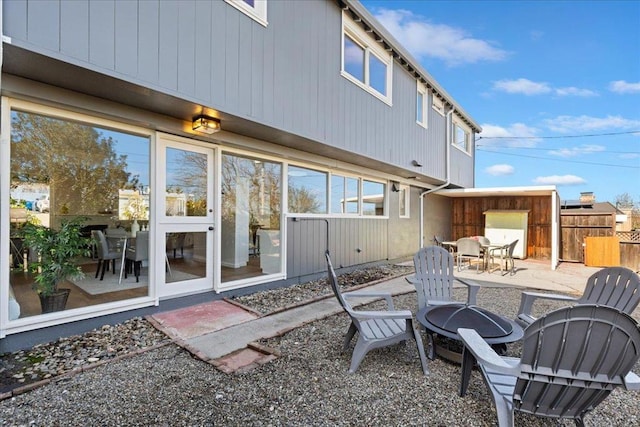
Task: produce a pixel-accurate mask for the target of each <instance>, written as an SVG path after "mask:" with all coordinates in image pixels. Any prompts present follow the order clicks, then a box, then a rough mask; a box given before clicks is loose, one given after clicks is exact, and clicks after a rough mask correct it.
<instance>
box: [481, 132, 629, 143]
mask: <svg viewBox="0 0 640 427" xmlns="http://www.w3.org/2000/svg"><path fill="white" fill-rule="evenodd" d="M632 133H640V130H630V131H626V132H609V133H588V134H583V135H564V136H479V137H478V139H476V141H480V140H481V139H562V138H589V137H593V136H612V135H629V134H632Z"/></svg>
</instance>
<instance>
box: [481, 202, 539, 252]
mask: <svg viewBox="0 0 640 427" xmlns="http://www.w3.org/2000/svg"><path fill="white" fill-rule="evenodd" d="M484 215H485V225H484V235H485V236H486V237H487V238H488V239H489V241H491V244H492V245H494V244H497V245H500V244H508V243H511V242H513V241H514V240H517V241H518V243H517V244H516V247H515V249H514V251H513V257H514V258H520V259H524V258H526V257H527V221H528V218H529V211H520V210H491V211H486V212H485V213H484Z"/></svg>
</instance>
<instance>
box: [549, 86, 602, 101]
mask: <svg viewBox="0 0 640 427" xmlns="http://www.w3.org/2000/svg"><path fill="white" fill-rule="evenodd" d="M555 92H556V95H558V96H581V97H583V98H589V97H592V96H598V92H594V91H592V90H589V89H580V88H577V87H573V86H570V87H559V88H556V89H555Z"/></svg>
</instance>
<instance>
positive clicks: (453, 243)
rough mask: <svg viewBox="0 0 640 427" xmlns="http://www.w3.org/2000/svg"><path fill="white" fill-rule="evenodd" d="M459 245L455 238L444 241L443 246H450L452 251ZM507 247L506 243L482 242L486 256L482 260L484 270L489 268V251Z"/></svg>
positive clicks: (481, 245) (481, 246)
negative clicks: (486, 243) (485, 243)
mask: <svg viewBox="0 0 640 427" xmlns="http://www.w3.org/2000/svg"><path fill="white" fill-rule="evenodd" d="M457 245H458V242H457V241H455V240H448V241H444V242H442V246H446V247H448V248H449V251H450V252H453V251H455V248H456V246H457ZM504 247H505V244H504V243H499V244H494V243H491V244H488V245H483V244H482V243H480V248H481V249H482V252H483V254H484V258H483V260H482V262H483V266H482V269H483V270H485V271H486V270H487V269H488V268H489V252H490V251H491V250H492V249H503V248H504Z"/></svg>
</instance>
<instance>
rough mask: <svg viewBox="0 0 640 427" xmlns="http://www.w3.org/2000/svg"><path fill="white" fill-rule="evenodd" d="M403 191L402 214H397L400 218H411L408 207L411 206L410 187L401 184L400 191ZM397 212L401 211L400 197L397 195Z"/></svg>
mask: <svg viewBox="0 0 640 427" xmlns="http://www.w3.org/2000/svg"><path fill="white" fill-rule="evenodd" d="M403 191H404V215H401V214H399V215H398V216H399V217H400V218H411V211H410V207H411V187H409V186H408V185H406V184H401V185H400V192H403ZM398 203H399V206H398V209H399V210H398V213H400V212H402V199H400V197H398Z"/></svg>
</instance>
